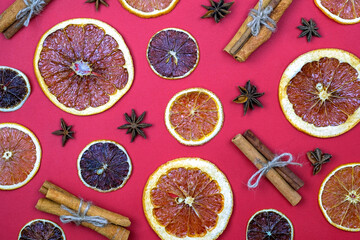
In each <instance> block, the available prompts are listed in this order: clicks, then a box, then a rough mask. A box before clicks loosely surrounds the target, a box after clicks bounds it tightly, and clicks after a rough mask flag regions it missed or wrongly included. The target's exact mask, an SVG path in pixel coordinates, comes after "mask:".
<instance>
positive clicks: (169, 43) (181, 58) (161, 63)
mask: <svg viewBox="0 0 360 240" xmlns="http://www.w3.org/2000/svg"><path fill="white" fill-rule="evenodd" d="M147 59H148V62H149V64H150V67H151V69H152V70H153V71H154V72H155V73H156V74H157V75H158V76H160V77H162V78H166V79H179V78H184V77H186V76H188V75H189V74H190V73H191V72H192V71H194V69H195V68H196V66H197V64H198V62H199V48H198V45H197V43H196V40H195V38H194V37H193V36H191V35H190V33H188V32H186V31H184V30H181V29H178V28H166V29H163V30H161V31H159V32H157V33H156V34H155V35H154V36H153V37H152V38H151V39H150V42H149V44H148V48H147Z"/></svg>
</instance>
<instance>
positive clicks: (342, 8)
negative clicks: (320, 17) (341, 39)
mask: <svg viewBox="0 0 360 240" xmlns="http://www.w3.org/2000/svg"><path fill="white" fill-rule="evenodd" d="M314 2H315V4H316V6H318V8H320V10H321V11H322V12H323V13H325V15H326V16H328V17H329V18H332V19H334V20H335V21H336V22H338V23H341V24H355V23H358V22H360V0H314Z"/></svg>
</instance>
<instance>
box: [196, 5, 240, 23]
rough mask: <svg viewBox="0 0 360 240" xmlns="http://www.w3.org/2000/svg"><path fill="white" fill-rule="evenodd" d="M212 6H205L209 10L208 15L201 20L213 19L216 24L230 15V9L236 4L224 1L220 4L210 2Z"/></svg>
mask: <svg viewBox="0 0 360 240" xmlns="http://www.w3.org/2000/svg"><path fill="white" fill-rule="evenodd" d="M209 1H210V4H211V6H204V5H201V6H203V7H204V8H206V10H208V12H207V13H205V15H204V16H202V17H201V18H211V17H213V18H214V19H215V22H216V23H218V22H220V20H221V19H222V18H224V17H225V15H227V14H229V13H230V11H229V9H230V8H231V6H232V5H233V4H234V2H229V3H224V0H220V2H214V1H213V0H209Z"/></svg>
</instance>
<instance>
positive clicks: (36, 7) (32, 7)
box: [16, 0, 45, 27]
mask: <svg viewBox="0 0 360 240" xmlns="http://www.w3.org/2000/svg"><path fill="white" fill-rule="evenodd" d="M24 3H25V4H26V6H27V7H26V8H24V9H22V10H20V12H18V14H17V15H16V19H17V20H22V19H26V20H25V21H24V26H25V27H27V26H29V22H30V19H31V18H32V17H33V16H35V15H38V14H39V13H40V12H41V11H42V10H43V8H44V6H45V2H44V0H24Z"/></svg>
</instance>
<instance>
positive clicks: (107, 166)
mask: <svg viewBox="0 0 360 240" xmlns="http://www.w3.org/2000/svg"><path fill="white" fill-rule="evenodd" d="M77 166H78V174H79V177H80V180H81V181H82V182H83V183H84V184H85V186H87V187H89V188H92V189H94V190H97V191H99V192H111V191H115V190H117V189H119V188H121V187H123V186H124V185H125V183H126V181H127V180H128V179H129V177H130V174H131V170H132V165H131V160H130V157H129V155H128V154H127V152H126V150H125V149H124V147H123V146H121V145H120V144H118V143H117V142H114V141H110V140H97V141H93V142H91V143H89V144H88V145H87V146H86V147H85V148H84V149H83V150H82V151H81V153H80V155H79V157H78V161H77Z"/></svg>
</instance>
